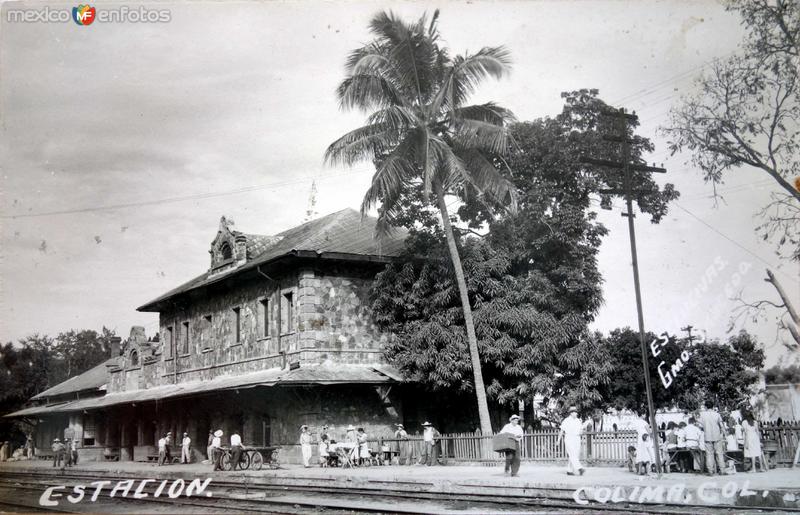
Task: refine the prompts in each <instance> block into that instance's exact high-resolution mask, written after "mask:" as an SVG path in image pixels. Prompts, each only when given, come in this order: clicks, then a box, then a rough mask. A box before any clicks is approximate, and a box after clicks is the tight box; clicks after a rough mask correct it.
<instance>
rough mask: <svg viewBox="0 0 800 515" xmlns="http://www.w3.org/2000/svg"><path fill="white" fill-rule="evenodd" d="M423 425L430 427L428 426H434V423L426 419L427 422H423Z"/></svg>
mask: <svg viewBox="0 0 800 515" xmlns="http://www.w3.org/2000/svg"><path fill="white" fill-rule="evenodd" d="M422 425H423V427H428V426H432V425H433V424H431V423H430V422H428V421H427V420H426V421H425V422H423V423H422Z"/></svg>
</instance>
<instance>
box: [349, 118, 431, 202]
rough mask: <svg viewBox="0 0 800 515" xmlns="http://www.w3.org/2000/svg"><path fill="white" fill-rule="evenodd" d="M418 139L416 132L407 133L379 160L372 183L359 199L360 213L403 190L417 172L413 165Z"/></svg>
mask: <svg viewBox="0 0 800 515" xmlns="http://www.w3.org/2000/svg"><path fill="white" fill-rule="evenodd" d="M418 141H419V137H418V135H417V134H414V133H413V132H412V133H410V134H407V135H406V137H405V138H404V139H403V140H402V141H401V142H400V143H399V144H398V145H396V146H395V147H394V149H393V150H392V151H391V152H390V153H389V155H388V156H386V158H384V159H383V160H382V161H381V162H380V164H379V165H378V169H377V170H376V171H375V174H374V175H373V176H372V184H370V187H369V189H368V190H367V192H366V193H365V194H364V199H363V200H362V201H361V213H362V214H366V213H367V212H369V210H370V209H372V208H373V207H375V206H376V205H377V204H378V202H380V201H381V199H382V198H384V197H391V196H392V195H394V194H396V192H397V191H399V190H403V189H404V188H405V185H406V184H407V183H408V181H410V180H411V179H413V177H414V176H416V175H418V174H419V172H418V170H417V169H416V167H415V166H414V163H415V162H416V159H417V156H418V153H419V150H418V148H417V144H418Z"/></svg>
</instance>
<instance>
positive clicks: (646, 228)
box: [0, 0, 800, 364]
mask: <svg viewBox="0 0 800 515" xmlns="http://www.w3.org/2000/svg"><path fill="white" fill-rule="evenodd" d="M93 5H95V7H97V8H98V9H99V10H100V9H110V8H118V7H120V6H123V5H129V6H131V7H133V8H139V6H145V8H147V9H162V10H167V11H168V12H169V21H168V22H164V23H132V22H128V23H101V22H100V21H98V22H96V23H93V24H91V25H87V26H80V25H78V24H76V23H74V22H73V21H72V20H69V21H68V22H66V23H43V22H34V23H22V22H10V21H8V18H7V12H8V10H9V9H43V8H44V7H45V6H48V7H49V8H50V9H71V8H72V7H73V6H74V4H54V3H50V4H44V3H32V2H19V3H15V2H6V3H4V4H3V8H2V9H3V15H2V22H0V119H2V127H0V131H1V132H0V134H1V135H2V136H1V138H2V140H1V142H0V149H1V150H2V153H1V154H0V155H1V156H2V158H1V161H0V165H1V166H2V169H1V170H0V174H1V177H2V182H0V191H1V192H2V195H1V196H0V216H2V218H0V225H1V226H2V231H1V232H2V240H1V241H0V243H1V246H0V341H11V340H17V339H19V338H22V337H24V336H26V335H29V334H32V333H39V334H49V335H55V334H57V333H58V332H60V331H66V330H69V329H72V328H75V329H97V330H99V329H100V328H101V327H102V326H106V327H110V328H112V329H115V330H116V331H117V333H118V334H121V335H123V336H126V335H127V334H128V332H129V330H130V326H131V325H144V326H145V328H146V330H147V332H148V335H152V334H153V333H154V332H155V331H156V330H157V316H156V315H155V314H150V313H138V312H136V310H135V308H136V307H137V306H140V305H142V304H144V303H145V302H147V301H149V300H151V299H153V298H155V297H157V296H158V295H160V294H162V293H164V292H165V291H167V290H169V289H171V288H173V287H174V286H176V285H178V284H180V283H182V282H184V281H186V280H188V279H190V278H192V277H194V276H196V275H198V274H200V273H202V272H203V271H205V270H206V269H207V268H208V266H209V259H210V258H209V254H208V249H209V246H210V243H211V241H212V239H213V238H214V236H215V235H216V231H217V226H218V223H219V218H220V216H222V215H225V216H226V217H228V218H229V219H233V220H234V222H235V228H236V229H238V230H241V231H243V232H248V233H260V234H275V233H277V232H279V231H282V230H285V229H287V228H289V227H292V226H295V225H297V224H299V223H300V222H302V221H303V219H304V217H305V212H306V210H307V206H308V199H309V193H310V189H311V184H312V181H315V182H316V185H317V190H318V193H317V206H316V210H317V212H318V213H319V214H320V215H324V214H328V213H331V212H334V211H337V210H340V209H343V208H347V207H352V208H358V207H359V205H360V200H361V197H362V195H363V193H364V191H365V190H366V188H367V186H368V184H369V180H370V177H371V173H372V171H373V168H372V165H371V164H363V165H359V166H356V167H353V168H329V167H326V166H324V165H323V160H322V156H323V153H324V150H325V148H326V147H327V145H328V144H329V143H331V142H332V141H333V140H335V139H336V138H337V137H338V136H340V135H341V134H343V133H345V132H346V131H348V130H351V129H353V128H356V127H357V126H359V125H360V123H361V122H363V121H364V115H363V114H361V113H358V112H355V113H343V112H341V111H340V110H339V107H338V103H337V100H336V97H335V94H334V92H335V88H336V86H337V84H338V83H339V82H340V81H341V80H342V78H343V76H344V71H343V70H344V60H345V58H346V56H347V54H348V52H349V51H351V50H353V49H354V48H357V47H358V46H360V45H361V44H363V43H365V42H367V41H369V39H370V36H369V33H368V31H367V25H368V22H369V20H370V17H371V16H372V15H373V14H374V13H375V12H377V11H378V10H380V9H382V8H391V9H393V10H394V11H395V12H397V13H399V14H401V15H403V16H404V17H407V18H409V19H412V18H417V17H419V16H421V15H422V14H423V13H425V12H428V13H432V12H433V11H434V10H435V9H437V8H439V9H440V10H441V16H440V22H439V27H440V32H441V34H442V35H443V38H444V42H445V44H446V45H447V46H448V47H449V48H450V49H451V50H452V51H453V52H454V53H464V52H470V51H471V52H474V51H476V50H478V49H480V48H481V47H482V46H486V45H505V46H506V47H508V49H509V50H510V52H511V55H512V59H513V62H514V64H513V72H512V74H511V75H510V77H508V78H506V79H503V80H501V81H497V82H494V81H493V82H487V83H486V84H485V85H484V86H483V87H482V88H481V89H480V90H479V91H478V93H477V94H476V95H475V96H474V98H473V101H474V102H475V103H477V102H483V101H488V100H494V101H496V102H498V103H500V104H501V105H503V106H505V107H508V108H510V109H511V110H512V111H513V112H514V113H515V114H516V116H517V118H518V119H520V120H532V119H535V118H540V117H544V116H554V115H556V114H558V112H559V111H560V110H561V107H562V101H561V97H560V93H561V92H562V91H568V90H574V89H578V88H598V89H599V90H600V95H601V97H602V98H603V99H605V100H606V101H607V102H609V103H611V104H613V105H618V106H624V107H626V108H628V109H630V110H635V111H636V112H637V114H638V115H639V116H640V121H641V122H642V126H641V128H640V130H639V133H640V134H642V135H644V136H648V137H651V138H653V141H654V143H655V145H656V150H655V151H654V153H653V154H652V156H650V157H649V158H648V160H649V161H653V162H657V163H659V164H661V163H663V165H664V167H665V168H667V170H668V173H667V174H666V175H665V176H663V177H661V176H659V177H657V180H658V181H659V182H660V183H665V182H671V183H673V184H675V186H676V188H677V189H678V190H679V191H680V192H681V198H680V199H679V200H678V201H677V203H675V204H673V205H672V206H671V208H670V212H669V214H668V215H667V216H666V217H665V218H664V220H663V221H662V223H660V224H658V225H653V224H651V223H650V222H649V220H648V219H647V217H638V218H637V219H636V230H637V243H638V251H639V261H640V266H641V282H642V298H643V305H644V319H645V325H646V327H647V328H648V329H649V330H653V331H654V332H661V331H668V332H669V333H670V334H675V333H677V332H679V331H680V328H681V327H684V326H686V325H687V324H691V325H693V326H694V327H696V328H697V329H698V330H703V329H704V330H706V331H707V334H708V337H721V338H726V337H727V334H726V330H727V329H728V325H729V321H730V312H731V309H732V308H733V307H735V305H736V303H735V302H734V301H732V300H730V299H728V298H727V297H726V295H725V291H726V289H727V290H728V291H731V289H732V288H733V289H734V290H735V291H739V290H742V292H743V295H744V297H745V298H747V299H753V300H755V299H770V300H773V301H776V300H777V295H776V294H775V292H774V290H773V289H772V287H771V286H770V285H769V284H767V283H765V282H764V280H763V278H764V276H765V272H764V270H765V268H767V267H770V268H771V269H773V270H775V271H776V274H777V276H778V278H779V279H780V280H781V281H782V283H783V286H784V287H785V288H786V290H787V291H788V292H790V294H791V295H792V296H793V298H795V299H798V298H800V285H798V277H800V274H798V269H797V266H796V265H792V264H790V263H787V262H782V261H781V260H779V259H778V258H777V257H776V256H775V254H774V249H773V246H772V245H771V244H769V243H768V242H763V241H761V240H760V238H759V237H758V235H757V234H756V233H755V231H754V228H755V227H756V226H757V225H758V224H759V219H757V218H755V217H754V215H755V213H756V212H757V211H758V209H759V207H760V206H762V205H764V204H765V203H766V202H767V201H768V199H769V194H770V192H772V191H777V190H776V188H775V186H773V184H772V183H771V182H770V181H769V180H768V178H767V177H766V176H765V175H763V174H762V173H759V172H757V171H754V170H750V169H744V168H743V169H738V170H736V171H735V172H733V173H730V174H728V175H727V176H726V181H725V184H723V185H722V186H720V187H719V189H720V190H721V191H722V193H723V194H724V198H725V202H723V203H716V204H715V202H713V201H712V199H711V198H710V197H709V195H710V193H711V187H710V186H709V185H707V184H704V182H703V180H702V175H701V173H700V172H699V171H698V170H696V169H694V168H693V167H692V166H691V164H690V163H689V162H688V161H689V157H690V156H688V155H685V154H678V155H675V156H670V155H669V152H668V150H667V147H666V143H667V141H666V139H665V138H664V137H663V136H662V135H660V134H659V133H658V127H659V126H660V125H663V124H665V123H666V122H667V114H668V112H669V109H670V107H671V106H673V105H675V104H676V103H677V102H678V101H679V100H680V98H681V96H682V95H685V94H688V93H691V92H692V91H693V88H694V83H693V77H694V76H695V75H696V74H698V73H700V72H702V71H703V70H704V69H705V67H707V66H708V64H709V63H710V62H712V61H713V60H714V59H717V58H724V57H727V56H729V55H731V54H732V53H733V52H735V51H736V48H737V45H738V44H739V43H740V42H741V40H742V38H743V30H742V28H741V26H740V24H739V20H738V17H737V16H736V15H735V14H731V13H726V12H725V10H724V8H723V7H722V6H721V5H720V4H719V3H717V2H713V1H707V0H704V1H649V0H642V1H618V0H613V1H611V0H595V1H568V0H547V1H538V2H537V1H508V2H504V1H493V2H489V1H470V2H455V1H453V2H438V3H434V2H391V3H386V2H374V1H370V2H366V1H364V2H360V1H348V2H345V1H328V2H324V3H322V2H310V1H308V2H281V1H270V2H241V3H237V2H225V3H222V2H192V3H169V2H160V3H147V2H140V3H136V4H124V3H115V4H111V3H108V4H103V5H100V4H93ZM617 206H618V207H619V206H621V201H619V200H618V201H617ZM600 218H601V220H602V221H603V222H604V223H605V224H607V226H608V227H609V229H610V234H609V235H608V236H607V237H606V238H605V239H604V241H603V245H602V247H601V250H600V256H599V263H600V269H601V271H602V273H603V276H604V278H605V285H604V296H605V304H604V306H603V308H602V309H601V311H600V312H599V314H598V316H597V320H596V322H595V324H594V327H596V328H597V329H599V330H602V331H608V330H610V329H613V328H615V327H621V326H626V325H628V326H632V327H635V326H636V305H635V301H634V294H633V278H632V272H631V266H630V265H631V259H630V247H629V240H628V234H627V227H626V221H625V219H623V218H622V217H621V216H620V211H619V209H616V210H612V211H600ZM709 267H711V270H716V272H714V273H709V271H710V270H709ZM704 277H705V279H704ZM775 326H776V324H775V320H774V317H772V318H768V319H764V320H758V321H757V323H755V322H754V321H752V320H747V321H744V322H742V321H740V323H739V324H738V325H736V326H735V329H737V330H738V329H739V328H741V327H745V328H747V329H748V330H749V331H751V332H753V333H754V334H756V335H757V336H758V337H759V339H760V341H761V342H762V343H763V344H764V346H765V348H766V350H767V355H768V364H774V363H777V362H781V363H784V364H786V363H788V361H787V360H789V359H790V358H789V357H788V354H787V353H785V352H784V348H783V346H782V345H781V343H780V340H779V338H777V336H776V327H775Z"/></svg>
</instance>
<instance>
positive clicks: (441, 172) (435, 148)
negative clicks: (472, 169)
mask: <svg viewBox="0 0 800 515" xmlns="http://www.w3.org/2000/svg"><path fill="white" fill-rule="evenodd" d="M429 145H430V149H431V150H430V153H431V155H432V156H433V159H434V165H433V173H432V174H431V175H432V177H431V181H432V182H435V183H437V184H440V185H441V186H442V188H443V189H444V190H445V191H449V190H453V189H456V188H458V186H459V185H460V184H462V183H463V181H464V180H465V178H466V174H467V171H466V170H465V168H464V163H463V162H462V160H461V158H460V157H459V156H458V155H456V153H455V152H453V149H452V147H451V146H450V145H448V144H447V142H445V141H444V140H442V139H441V138H438V137H432V138H431V139H430V142H429Z"/></svg>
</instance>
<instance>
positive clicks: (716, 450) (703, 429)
mask: <svg viewBox="0 0 800 515" xmlns="http://www.w3.org/2000/svg"><path fill="white" fill-rule="evenodd" d="M661 448H662V452H663V453H664V455H665V457H667V456H669V455H670V454H671V453H675V455H676V456H677V460H676V465H677V467H678V470H679V471H681V472H689V471H692V470H696V471H703V470H704V469H705V470H707V473H709V474H715V473H717V471H720V473H726V472H727V473H732V472H735V468H734V469H731V467H730V466H726V463H725V461H726V454H727V455H728V456H731V455H736V456H737V457H738V453H739V452H741V453H742V456H743V458H744V461H745V462H747V461H748V460H749V461H750V465H751V466H750V471H751V472H756V471H757V470H759V469H760V470H761V471H762V472H766V470H767V463H766V459H765V457H764V453H763V450H762V448H761V433H760V430H759V427H758V422H757V421H756V420H755V419H754V417H753V415H752V414H750V413H745V414H744V415H743V417H742V419H741V420H739V419H737V418H733V417H729V418H728V419H727V422H725V421H723V419H722V417H721V416H720V415H719V413H717V412H716V411H714V410H712V409H711V406H710V404H706V405H705V406H704V409H703V410H702V411H701V412H700V413H699V414H698V416H697V417H689V419H688V421H681V422H679V423H677V424H676V423H675V422H670V423H669V424H668V425H667V428H666V433H665V437H664V442H663V443H662V446H661ZM676 451H678V452H676ZM679 451H688V454H689V455H690V456H687V453H684V452H679ZM734 467H735V465H734Z"/></svg>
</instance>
